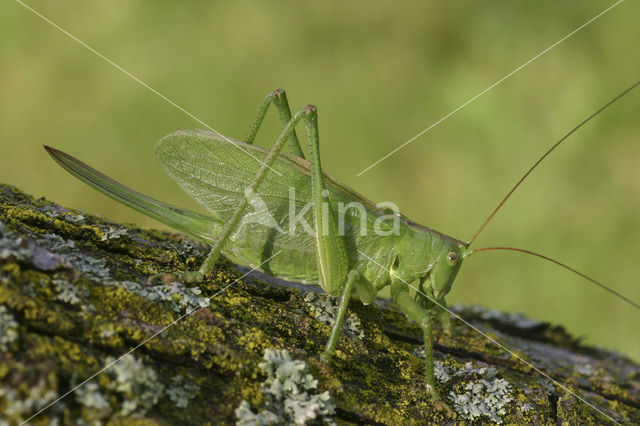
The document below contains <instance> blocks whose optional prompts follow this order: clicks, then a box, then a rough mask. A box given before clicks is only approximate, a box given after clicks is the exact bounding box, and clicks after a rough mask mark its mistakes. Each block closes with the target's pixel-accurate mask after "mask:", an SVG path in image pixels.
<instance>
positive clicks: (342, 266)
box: [305, 106, 361, 361]
mask: <svg viewBox="0 0 640 426" xmlns="http://www.w3.org/2000/svg"><path fill="white" fill-rule="evenodd" d="M305 122H306V124H307V139H308V153H309V160H310V162H311V199H312V201H313V214H314V231H315V238H316V260H317V265H318V276H319V278H320V285H321V286H322V288H323V290H324V291H326V292H327V293H329V295H331V296H337V295H338V294H339V293H340V291H342V300H341V302H340V308H339V309H338V316H337V318H336V322H335V324H334V325H333V329H332V330H331V336H330V337H329V341H328V342H327V346H326V348H325V350H324V352H323V354H322V359H323V360H324V361H327V360H328V359H329V358H330V357H331V355H332V354H333V352H334V351H335V348H336V345H337V344H338V340H339V338H340V333H341V332H342V324H343V323H344V317H345V314H346V312H347V307H348V305H349V299H350V297H351V291H352V289H353V286H354V284H356V283H358V285H357V287H358V288H359V287H361V285H360V284H359V281H360V274H359V273H358V271H357V270H351V271H349V259H348V256H347V248H346V245H345V242H344V238H343V236H342V235H339V227H338V222H337V218H336V216H335V212H334V211H333V210H332V209H331V208H329V209H325V208H324V206H325V203H327V202H329V200H328V199H325V182H324V174H323V173H322V164H321V161H320V136H319V132H318V115H317V111H316V109H315V107H313V106H309V107H307V110H306V112H305Z"/></svg>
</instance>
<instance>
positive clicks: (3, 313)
mask: <svg viewBox="0 0 640 426" xmlns="http://www.w3.org/2000/svg"><path fill="white" fill-rule="evenodd" d="M17 338H18V323H17V322H16V320H15V318H13V315H11V312H9V311H8V310H7V307H6V306H4V305H0V351H6V350H7V349H9V345H10V344H11V343H13V342H14V341H15V340H16V339H17Z"/></svg>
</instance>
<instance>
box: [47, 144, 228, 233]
mask: <svg viewBox="0 0 640 426" xmlns="http://www.w3.org/2000/svg"><path fill="white" fill-rule="evenodd" d="M44 149H46V150H47V152H48V153H49V154H50V155H51V157H53V159H54V160H56V162H57V163H58V164H60V165H61V166H62V167H63V168H64V169H65V170H66V171H68V172H69V173H71V174H72V175H73V176H75V177H77V178H78V179H80V180H81V181H83V182H84V183H86V184H87V185H89V186H91V187H93V188H95V189H97V190H98V191H100V192H102V193H103V194H105V195H107V196H109V197H111V198H113V199H114V200H116V201H119V202H121V203H123V204H125V205H127V206H129V207H131V208H133V209H135V210H137V211H139V212H141V213H143V214H146V215H147V216H150V217H152V218H154V219H156V220H157V221H159V222H162V223H164V224H166V225H168V226H170V227H172V228H174V229H176V230H178V231H180V232H182V233H184V234H186V235H190V236H192V237H194V238H196V239H198V240H200V241H203V242H206V243H211V242H212V241H213V238H214V236H215V234H216V233H217V231H218V229H219V228H220V226H219V224H217V223H216V222H215V221H214V220H213V218H211V217H208V216H204V215H201V214H199V213H195V212H192V211H190V210H187V209H182V208H179V207H175V206H171V205H169V204H166V203H163V202H162V201H158V200H155V199H153V198H150V197H147V196H146V195H143V194H140V193H139V192H136V191H134V190H132V189H131V188H128V187H126V186H124V185H122V184H120V183H118V182H116V181H115V180H113V179H111V178H110V177H108V176H105V175H103V174H102V173H100V172H99V171H97V170H95V169H94V168H92V167H90V166H89V165H87V164H85V163H83V162H82V161H80V160H78V159H77V158H74V157H72V156H71V155H69V154H66V153H64V152H62V151H60V150H57V149H55V148H51V147H50V146H46V145H45V147H44Z"/></svg>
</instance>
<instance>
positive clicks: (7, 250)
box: [0, 185, 640, 425]
mask: <svg viewBox="0 0 640 426" xmlns="http://www.w3.org/2000/svg"><path fill="white" fill-rule="evenodd" d="M206 253H207V247H206V246H205V245H202V244H200V243H197V242H194V241H192V240H189V239H187V238H186V237H182V236H179V235H175V234H169V233H165V232H160V231H154V230H142V229H137V228H135V227H132V226H127V225H122V224H117V223H112V222H108V221H106V220H104V219H101V218H98V217H94V216H90V215H85V214H82V213H81V212H79V211H77V210H71V209H67V208H64V207H61V206H59V205H56V204H53V203H51V202H49V201H46V200H44V199H38V200H35V199H33V198H32V197H30V196H28V195H26V194H24V193H22V192H20V191H19V190H18V189H16V188H14V187H11V186H7V185H0V425H3V424H17V423H20V422H21V421H24V420H27V419H29V418H30V417H31V416H33V415H34V414H36V413H37V412H38V411H39V410H41V409H43V408H45V407H47V408H46V409H45V410H44V411H42V412H41V413H39V414H37V415H36V416H35V417H33V418H32V419H31V420H30V422H31V423H32V424H49V423H51V422H53V421H58V422H59V424H78V423H83V422H84V423H86V424H105V423H109V422H111V423H112V424H118V423H121V422H124V421H126V422H129V421H134V420H135V421H136V422H138V423H139V424H203V423H204V424H207V423H209V424H220V423H235V422H236V421H238V420H239V419H240V420H243V421H245V422H249V423H251V421H250V420H248V419H247V418H246V417H243V415H242V414H236V409H237V408H238V407H239V406H240V405H241V403H242V401H246V403H245V407H247V406H248V407H251V410H253V412H255V413H258V412H259V411H260V410H262V409H264V408H265V407H267V408H269V407H271V408H269V409H271V410H273V409H274V408H273V407H274V401H273V399H274V397H273V394H269V393H268V392H267V391H266V387H267V386H268V383H271V382H269V377H268V374H267V373H266V370H265V367H264V365H263V367H260V363H261V362H263V355H264V354H265V351H266V350H267V349H287V350H288V352H289V354H290V356H291V358H292V359H296V360H301V361H304V363H305V364H304V365H305V368H306V370H305V371H307V372H309V373H310V374H311V375H312V376H313V377H314V378H315V379H317V381H318V382H317V388H316V389H315V390H314V391H313V392H312V391H309V394H311V393H317V394H319V393H321V392H325V391H328V394H329V395H330V396H331V402H329V403H327V404H328V405H331V407H333V404H335V412H334V414H331V415H330V414H323V415H322V416H319V417H318V418H316V419H315V420H309V422H311V423H313V422H317V423H322V422H327V421H333V422H336V423H338V424H352V423H353V424H360V423H367V424H393V425H396V424H428V423H455V424H465V423H472V422H473V421H478V422H482V423H487V422H495V423H499V422H504V423H507V424H512V423H537V424H560V423H564V422H567V423H569V424H578V423H580V424H582V423H605V422H613V421H617V422H621V423H627V422H628V423H636V424H637V423H640V367H639V366H638V365H637V364H635V363H634V362H632V361H631V360H629V359H627V358H625V357H623V356H621V355H619V354H616V353H613V352H609V351H606V350H602V349H597V348H592V347H585V346H582V345H581V344H580V343H579V342H578V341H577V340H576V339H574V338H572V337H571V336H569V335H568V334H567V333H566V332H565V331H564V330H563V329H562V327H558V326H551V325H549V324H546V323H541V322H538V321H533V320H529V319H526V318H524V317H522V316H520V315H514V314H505V313H498V312H493V311H486V310H484V309H481V308H478V307H471V308H469V307H467V308H456V312H457V314H459V315H460V316H461V317H462V318H463V319H464V320H465V321H466V322H468V323H469V324H472V325H473V326H475V327H477V328H478V329H479V330H482V332H483V333H486V334H487V335H488V336H491V337H492V338H494V339H495V340H497V341H499V342H501V343H502V344H504V345H505V346H506V347H508V348H510V349H511V350H513V351H514V352H515V353H517V354H518V355H519V356H520V357H522V358H523V359H524V360H526V361H527V362H528V363H530V364H526V363H524V362H523V361H521V360H519V359H517V358H516V357H515V356H514V355H512V354H510V353H509V352H507V351H505V350H504V349H503V348H501V347H499V346H497V345H496V344H495V343H492V342H491V341H490V340H489V339H488V338H487V337H485V336H483V335H481V334H480V333H478V332H477V331H476V330H474V329H472V328H471V327H470V326H469V325H468V324H465V323H463V322H462V321H460V320H458V319H454V320H453V329H452V333H451V334H450V335H447V334H446V333H444V332H443V331H442V330H441V329H439V328H437V327H436V329H435V338H436V345H435V354H436V359H437V360H438V362H437V365H436V367H437V368H436V373H437V376H438V386H439V390H440V393H441V394H442V395H443V396H445V399H447V401H448V403H449V404H450V405H451V406H452V407H453V408H454V410H455V414H454V416H453V417H447V415H446V414H445V413H444V412H440V411H437V410H435V408H434V405H433V404H432V402H431V401H430V400H429V399H428V398H427V397H426V393H425V388H424V382H423V380H422V377H423V374H424V361H423V360H422V359H420V355H421V346H422V332H421V329H420V328H419V327H417V325H416V324H414V323H412V322H410V321H409V320H407V318H406V317H405V316H404V315H403V314H402V313H401V312H400V311H398V310H397V309H396V308H395V307H393V305H392V304H391V303H390V302H388V301H386V300H380V301H378V302H376V303H373V304H370V305H367V306H365V305H363V304H362V303H360V302H359V301H357V300H356V301H353V302H352V303H351V304H350V306H349V315H350V318H351V320H350V322H349V321H347V323H348V327H349V330H348V331H350V332H349V333H347V334H345V333H343V336H342V337H341V339H340V342H339V344H338V350H337V352H336V355H335V357H334V358H333V359H332V360H331V361H330V362H329V364H327V365H325V364H323V363H322V362H321V361H320V354H321V352H322V349H323V346H324V343H325V342H326V340H327V338H328V336H329V332H330V327H329V325H327V324H326V323H325V322H327V321H330V320H331V315H332V311H331V304H330V301H328V300H327V299H325V298H323V297H322V296H317V295H313V296H309V295H308V294H309V292H318V290H317V289H315V288H312V287H309V286H304V285H302V284H295V283H285V282H282V281H280V280H277V279H275V278H272V277H269V276H266V275H262V274H257V273H253V274H250V275H247V276H244V274H245V272H246V271H247V268H242V267H236V266H234V265H232V264H231V263H229V262H228V261H227V260H224V259H223V260H221V261H220V262H219V264H218V265H217V272H216V274H215V275H214V276H213V277H212V278H211V279H209V280H206V281H204V282H202V283H199V284H183V283H179V282H173V283H167V282H158V281H155V282H152V283H147V279H148V278H149V276H150V275H152V274H154V273H162V272H173V271H184V270H186V269H195V268H197V267H198V266H199V262H201V261H202V260H203V259H204V257H205V256H206ZM314 294H315V293H314ZM305 298H306V299H305ZM323 321H324V322H323ZM131 350H133V351H132V352H131V353H130V354H129V355H127V356H125V357H124V358H122V359H120V360H119V361H118V362H116V363H114V364H113V365H110V364H111V363H112V362H113V361H114V360H116V359H118V358H119V357H120V356H122V355H123V354H125V353H127V352H128V351H131ZM108 365H110V366H109V368H107V369H105V370H104V371H101V370H102V369H103V368H104V367H105V366H108ZM532 365H533V366H535V368H533V367H532ZM536 369H537V370H539V371H536ZM99 371H101V372H100V373H99V374H96V373H98V372H99ZM87 378H91V380H89V381H88V382H86V383H83V382H84V381H85V380H86V379H87ZM265 383H267V384H265ZM80 384H82V385H81V386H79V387H77V388H76V389H75V390H74V391H73V392H71V393H67V392H68V391H69V390H71V389H74V388H75V387H76V386H78V385H80ZM58 398H60V399H59V400H58ZM52 403H53V404H52ZM49 404H51V405H50V406H48V405H49ZM247 404H248V405H247ZM270 404H271V405H270ZM276 405H277V404H276ZM280 414H281V413H275V415H277V416H279V415H280ZM238 416H240V418H239V417H238ZM256 418H258V417H256ZM282 418H284V417H280V419H282ZM262 419H263V420H264V418H262ZM255 421H257V420H255ZM281 421H282V420H281Z"/></svg>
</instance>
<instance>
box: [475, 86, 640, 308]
mask: <svg viewBox="0 0 640 426" xmlns="http://www.w3.org/2000/svg"><path fill="white" fill-rule="evenodd" d="M636 84H637V83H636ZM490 250H507V251H517V252H520V253H526V254H530V255H533V256H537V257H539V258H541V259H544V260H548V261H549V262H553V263H555V264H556V265H558V266H562V267H563V268H565V269H568V270H570V271H571V272H573V273H574V274H577V275H579V276H581V277H582V278H584V279H586V280H589V281H591V282H592V283H593V284H595V285H597V286H598V287H600V288H602V289H603V290H606V291H608V292H609V293H611V294H613V295H615V296H618V297H619V298H620V299H622V300H624V301H625V302H627V303H628V304H630V305H631V306H633V307H635V308H636V309H638V310H640V304H638V303H636V302H634V301H633V300H631V299H629V298H627V297H626V296H623V295H622V294H620V293H618V292H617V291H615V290H614V289H612V288H610V287H607V286H606V285H604V284H602V283H601V282H600V281H596V280H594V279H593V278H591V277H588V276H586V275H585V274H583V273H582V272H580V271H577V270H575V269H573V268H571V267H569V266H567V265H565V264H564V263H561V262H558V261H557V260H555V259H552V258H550V257H547V256H545V255H542V254H539V253H535V252H532V251H530V250H525V249H519V248H515V247H484V248H479V249H472V250H471V254H473V253H478V252H481V251H490Z"/></svg>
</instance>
